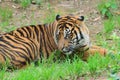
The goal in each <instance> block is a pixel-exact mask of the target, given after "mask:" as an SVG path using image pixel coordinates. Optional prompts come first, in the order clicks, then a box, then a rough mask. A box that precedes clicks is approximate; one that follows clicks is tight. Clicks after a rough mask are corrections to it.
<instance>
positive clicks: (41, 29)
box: [39, 25, 49, 58]
mask: <svg viewBox="0 0 120 80" xmlns="http://www.w3.org/2000/svg"><path fill="white" fill-rule="evenodd" d="M39 28H40V31H41V32H42V35H43V37H42V38H43V39H42V40H43V41H44V46H45V47H44V48H45V51H46V54H47V56H46V57H47V58H48V56H49V54H48V51H47V49H46V48H47V47H46V42H45V35H44V31H43V27H42V26H41V25H39ZM43 54H45V53H43Z"/></svg>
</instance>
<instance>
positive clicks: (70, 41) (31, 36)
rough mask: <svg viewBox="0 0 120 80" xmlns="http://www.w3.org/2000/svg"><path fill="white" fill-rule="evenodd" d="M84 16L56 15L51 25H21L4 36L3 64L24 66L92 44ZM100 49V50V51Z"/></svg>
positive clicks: (0, 52)
mask: <svg viewBox="0 0 120 80" xmlns="http://www.w3.org/2000/svg"><path fill="white" fill-rule="evenodd" d="M83 21H84V17H83V16H80V17H79V16H73V15H67V16H63V17H61V16H60V15H57V16H56V20H55V21H54V22H53V23H50V24H43V25H30V26H26V27H22V28H18V29H16V30H14V31H11V32H9V33H5V34H4V35H2V36H1V37H0V63H2V64H4V63H5V62H6V61H7V60H8V61H9V63H10V65H12V66H13V67H16V68H22V67H24V66H25V65H27V63H28V64H29V63H31V62H32V61H38V60H41V59H42V57H43V58H48V57H49V56H50V55H51V54H52V52H53V51H55V50H60V51H61V54H62V53H63V54H65V55H66V54H71V55H72V54H74V53H73V52H75V51H76V50H78V49H79V51H85V50H88V49H89V48H90V47H91V44H90V38H89V30H88V28H87V27H86V25H85V24H84V22H83ZM98 52H99V51H98Z"/></svg>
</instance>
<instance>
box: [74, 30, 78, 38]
mask: <svg viewBox="0 0 120 80" xmlns="http://www.w3.org/2000/svg"><path fill="white" fill-rule="evenodd" d="M74 32H75V35H76V39H77V40H78V35H77V32H76V31H74Z"/></svg>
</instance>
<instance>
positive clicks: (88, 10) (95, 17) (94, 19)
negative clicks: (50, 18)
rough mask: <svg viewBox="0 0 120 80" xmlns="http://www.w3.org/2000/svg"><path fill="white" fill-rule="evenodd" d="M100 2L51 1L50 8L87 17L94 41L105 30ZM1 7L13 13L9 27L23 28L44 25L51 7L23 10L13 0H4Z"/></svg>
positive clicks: (84, 0)
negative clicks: (100, 11)
mask: <svg viewBox="0 0 120 80" xmlns="http://www.w3.org/2000/svg"><path fill="white" fill-rule="evenodd" d="M99 2H100V0H62V1H51V2H50V7H52V9H54V10H55V12H56V13H60V14H62V15H65V14H77V15H83V16H85V23H86V25H87V26H88V28H89V30H90V36H91V39H92V40H94V39H95V35H96V34H97V33H99V32H100V31H101V30H102V28H103V24H102V18H101V15H100V13H99V12H98V10H97V4H98V3H99ZM0 6H1V7H9V8H10V9H12V11H13V17H12V18H11V20H10V23H9V25H8V27H10V26H13V25H14V26H16V27H21V26H24V25H29V24H39V23H42V21H43V19H44V18H45V17H46V15H47V13H48V11H49V10H48V8H49V5H48V4H47V3H46V4H44V5H42V6H41V7H40V8H39V7H38V6H37V5H35V4H31V5H30V7H28V8H26V9H22V8H21V6H20V4H16V3H14V2H11V0H4V1H2V2H1V3H0Z"/></svg>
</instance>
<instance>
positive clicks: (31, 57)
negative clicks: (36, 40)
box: [15, 38, 34, 60]
mask: <svg viewBox="0 0 120 80" xmlns="http://www.w3.org/2000/svg"><path fill="white" fill-rule="evenodd" d="M15 39H16V40H18V41H20V42H22V43H23V45H24V44H26V45H28V46H29V47H30V48H31V49H33V46H32V47H31V45H30V44H28V43H27V42H24V41H21V40H20V39H18V38H15ZM21 39H22V38H21ZM24 46H25V45H24ZM25 48H26V49H27V51H28V54H29V56H30V58H31V59H32V60H33V59H34V58H32V56H31V54H32V53H31V52H30V50H29V48H27V47H26V46H25ZM33 50H34V49H33Z"/></svg>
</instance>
